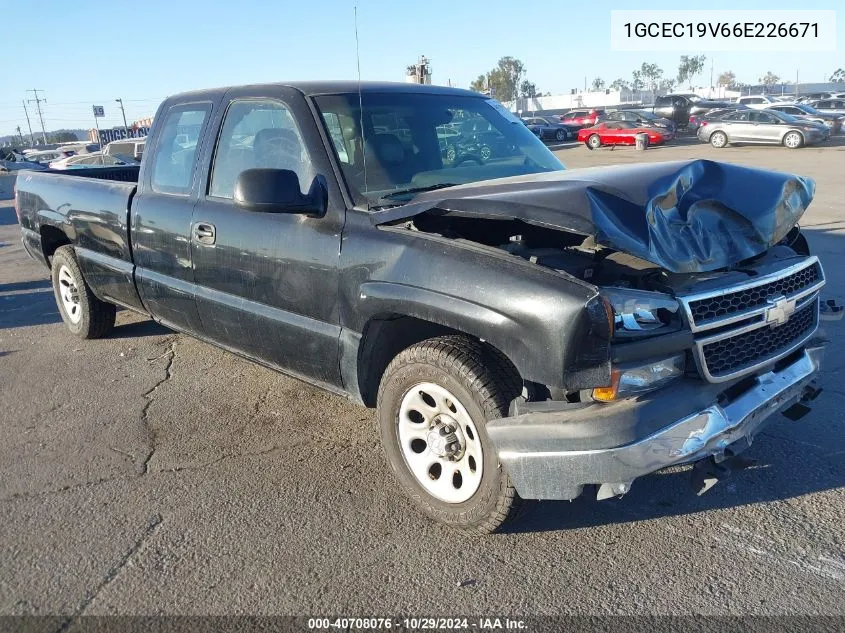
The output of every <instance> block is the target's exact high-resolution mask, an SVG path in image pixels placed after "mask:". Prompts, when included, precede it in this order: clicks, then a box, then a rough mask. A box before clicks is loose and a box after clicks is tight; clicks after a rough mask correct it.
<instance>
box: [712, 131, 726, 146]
mask: <svg viewBox="0 0 845 633" xmlns="http://www.w3.org/2000/svg"><path fill="white" fill-rule="evenodd" d="M710 144H711V145H712V146H713V147H715V148H716V149H721V148H723V147H725V146H726V145H727V144H728V135H727V134H725V133H724V132H713V134H711V135H710Z"/></svg>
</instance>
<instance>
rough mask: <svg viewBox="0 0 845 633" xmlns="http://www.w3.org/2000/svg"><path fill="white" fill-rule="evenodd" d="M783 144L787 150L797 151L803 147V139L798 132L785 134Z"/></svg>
mask: <svg viewBox="0 0 845 633" xmlns="http://www.w3.org/2000/svg"><path fill="white" fill-rule="evenodd" d="M783 144H784V145H785V146H786V147H788V148H789V149H798V148H799V147H801V146H803V145H804V137H803V136H801V133H800V132H787V133H786V135H785V136H784V137H783Z"/></svg>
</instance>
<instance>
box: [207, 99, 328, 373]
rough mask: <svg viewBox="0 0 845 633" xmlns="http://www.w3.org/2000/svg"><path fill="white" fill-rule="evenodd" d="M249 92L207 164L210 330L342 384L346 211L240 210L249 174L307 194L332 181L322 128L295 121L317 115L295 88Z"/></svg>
mask: <svg viewBox="0 0 845 633" xmlns="http://www.w3.org/2000/svg"><path fill="white" fill-rule="evenodd" d="M247 90H248V89H238V90H237V92H234V93H230V94H229V95H228V96H227V98H226V100H225V101H226V102H228V103H227V105H226V108H225V111H224V112H222V114H221V116H222V124H220V123H218V125H217V127H218V129H219V130H220V131H219V134H218V137H217V141H216V145H215V146H214V147H213V148H211V147H209V148H208V151H207V152H206V157H205V159H204V160H203V163H204V165H205V174H204V178H203V190H202V191H200V194H199V201H198V203H197V206H196V208H195V210H194V215H193V223H192V226H193V230H192V233H191V242H192V248H193V252H194V279H195V281H196V294H197V305H198V309H199V314H200V319H201V321H202V328H203V332H204V335H205V336H206V337H207V338H208V339H211V340H212V341H214V342H216V343H218V344H219V345H221V346H223V347H226V348H229V349H232V350H235V351H238V352H241V353H243V354H246V355H248V356H250V357H252V358H256V359H258V360H261V361H264V362H266V363H268V364H271V365H273V366H275V367H278V368H280V369H283V370H287V371H288V372H290V373H293V374H296V375H300V376H303V377H307V378H309V379H311V380H315V381H317V382H320V383H322V384H324V385H335V386H337V385H340V375H339V362H338V339H339V335H340V327H339V323H340V319H339V312H338V306H337V292H338V279H339V275H338V270H337V265H338V258H339V253H340V234H341V229H342V226H343V218H344V213H345V207H342V205H332V204H331V196H330V204H329V211H328V212H327V214H326V215H325V216H324V217H322V218H309V217H307V216H304V215H292V214H282V213H261V212H254V211H245V210H243V209H241V208H239V207H237V206H235V205H234V203H233V201H232V198H233V192H234V187H235V181H236V180H237V177H238V175H239V174H240V173H241V172H242V171H245V170H247V169H251V168H261V167H264V168H277V169H289V170H292V171H294V172H296V174H297V176H298V178H299V182H300V188H301V189H302V190H303V193H305V192H307V191H308V189H309V187H310V186H311V184H312V182H313V181H314V179H315V178H323V177H324V176H325V177H329V176H330V173H328V172H327V171H326V162H325V161H327V160H328V158H327V155H325V150H324V147H323V142H322V139H321V137H320V136H319V133H318V131H317V129H316V127H315V126H314V124H313V123H311V122H310V121H309V123H310V125H299V124H298V120H302V118H301V117H300V116H294V108H299V110H301V111H302V113H303V114H302V115H301V116H304V117H310V116H311V114H310V111H308V109H307V104H306V103H305V99H304V97H303V96H302V95H301V94H300V93H298V92H296V91H294V90H293V89H290V88H279V89H278V92H279V94H278V97H273V98H269V97H266V96H260V95H251V94H249V92H248V91H247ZM245 91H246V92H245ZM309 135H310V136H309ZM317 153H318V154H320V156H316V155H315V154H317ZM324 155H325V158H323V156H324ZM329 170H330V167H329Z"/></svg>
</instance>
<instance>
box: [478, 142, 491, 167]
mask: <svg viewBox="0 0 845 633" xmlns="http://www.w3.org/2000/svg"><path fill="white" fill-rule="evenodd" d="M478 153H479V156H481V160H483V161H484V162H485V163H486V162H487V161H488V160H490V159H491V158H492V157H493V150H491V149H490V147H489V146H488V145H482V146H481V149H480V150H479V152H478Z"/></svg>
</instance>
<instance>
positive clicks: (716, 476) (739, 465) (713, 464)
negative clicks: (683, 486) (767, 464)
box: [690, 442, 757, 497]
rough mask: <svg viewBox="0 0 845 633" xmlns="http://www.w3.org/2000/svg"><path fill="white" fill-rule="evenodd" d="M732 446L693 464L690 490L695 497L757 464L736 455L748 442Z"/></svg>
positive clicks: (748, 458)
mask: <svg viewBox="0 0 845 633" xmlns="http://www.w3.org/2000/svg"><path fill="white" fill-rule="evenodd" d="M733 446H734V445H731V446H729V447H727V448H726V449H725V452H724V453H720V454H718V455H711V456H710V457H705V458H704V459H700V460H698V461H697V462H695V464H693V466H692V475H691V477H690V485H692V489H693V490H694V491H695V494H696V495H698V496H699V497H700V496H701V495H703V494H704V493H705V492H707V491H708V490H710V489H711V488H712V487H713V486H715V485H716V484H717V483H719V482H720V481H723V480H725V479H727V478H728V477H730V476H731V475H732V474H733V473H735V472H737V471H739V470H745V469H746V468H748V467H750V466H754V465H755V464H756V463H757V460H755V459H751V458H750V457H743V456H742V455H737V454H736V453H737V452H739V451H741V450H743V449H745V448H746V447H747V446H748V442H745V443H744V444H743V445H742V446H741V447H740V446H737V447H736V448H732V447H733Z"/></svg>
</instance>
